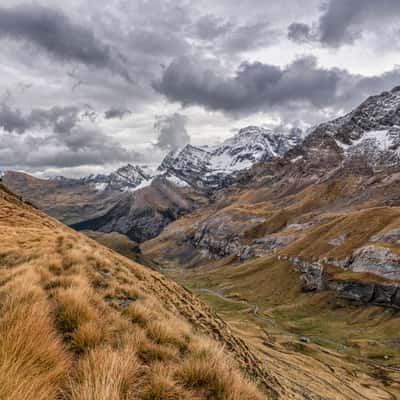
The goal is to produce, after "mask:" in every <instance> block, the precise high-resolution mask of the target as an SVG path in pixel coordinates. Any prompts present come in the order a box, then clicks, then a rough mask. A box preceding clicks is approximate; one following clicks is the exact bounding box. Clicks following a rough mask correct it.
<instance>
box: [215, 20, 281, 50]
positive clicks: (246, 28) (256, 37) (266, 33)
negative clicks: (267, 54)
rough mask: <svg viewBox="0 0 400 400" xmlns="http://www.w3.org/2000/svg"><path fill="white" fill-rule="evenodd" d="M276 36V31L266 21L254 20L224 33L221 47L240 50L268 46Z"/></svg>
mask: <svg viewBox="0 0 400 400" xmlns="http://www.w3.org/2000/svg"><path fill="white" fill-rule="evenodd" d="M277 37H278V32H277V31H276V30H275V29H272V28H271V27H270V25H269V24H268V23H265V22H256V23H253V24H248V25H242V26H237V27H236V28H235V29H233V30H232V31H231V32H229V33H228V34H227V35H226V39H225V40H224V42H223V48H224V49H225V50H226V51H228V52H242V51H249V50H254V49H257V48H261V47H265V46H270V45H271V44H272V43H273V42H274V40H276V39H277Z"/></svg>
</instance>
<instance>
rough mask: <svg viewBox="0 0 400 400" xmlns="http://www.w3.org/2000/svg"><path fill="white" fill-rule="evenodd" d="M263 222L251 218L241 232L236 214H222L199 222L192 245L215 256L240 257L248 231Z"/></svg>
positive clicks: (243, 225) (244, 224)
mask: <svg viewBox="0 0 400 400" xmlns="http://www.w3.org/2000/svg"><path fill="white" fill-rule="evenodd" d="M263 221H264V220H263V219H260V218H249V219H248V220H247V221H245V222H244V223H243V224H242V226H241V230H240V231H239V230H238V226H237V223H236V221H235V212H233V213H231V212H227V213H225V212H221V213H219V214H217V215H215V216H213V217H212V218H210V219H206V220H204V221H199V223H198V224H197V226H196V227H195V233H194V235H193V237H192V238H191V243H192V244H193V245H194V246H195V247H197V248H200V249H203V250H204V249H205V250H207V251H208V252H209V253H210V254H211V255H214V256H218V257H226V256H230V255H239V254H240V252H241V251H242V245H241V243H240V241H241V238H242V236H243V234H244V232H245V231H246V229H249V228H251V227H253V226H256V225H258V224H260V223H262V222H263Z"/></svg>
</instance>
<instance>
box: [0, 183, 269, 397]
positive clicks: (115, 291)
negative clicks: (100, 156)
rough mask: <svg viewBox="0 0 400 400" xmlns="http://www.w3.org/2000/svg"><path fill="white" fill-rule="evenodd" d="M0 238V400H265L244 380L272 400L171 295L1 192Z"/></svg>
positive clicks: (179, 297) (221, 326)
mask: <svg viewBox="0 0 400 400" xmlns="http://www.w3.org/2000/svg"><path fill="white" fill-rule="evenodd" d="M0 226H1V229H0V243H1V247H0V399H2V400H3V399H4V400H6V399H10V400H11V399H18V400H33V399H35V400H49V399H71V400H75V399H76V400H78V399H79V400H82V399H85V400H86V399H87V400H90V399H92V400H117V399H143V400H145V399H148V400H150V399H159V400H161V399H221V400H222V399H224V400H225V399H226V400H228V399H231V400H238V399H248V400H256V399H262V398H266V397H270V396H267V394H261V392H259V391H258V390H257V389H256V387H255V385H254V384H252V383H250V382H249V381H248V380H247V379H248V378H251V379H252V380H253V381H255V382H256V383H258V384H259V385H260V387H261V389H263V390H265V391H266V392H268V393H269V394H270V395H272V393H274V391H273V390H272V389H269V390H268V388H269V387H270V386H271V385H275V383H274V380H273V379H272V378H271V379H269V377H268V374H267V373H266V372H265V371H264V370H263V369H262V368H261V367H260V364H259V361H258V359H257V358H256V356H254V355H253V354H252V353H251V352H250V351H249V350H248V348H247V346H246V345H245V343H244V342H243V341H241V340H239V339H237V338H236V337H235V336H234V335H233V334H232V333H231V330H230V328H229V327H228V326H227V325H226V324H225V323H224V322H223V321H222V320H220V319H219V318H218V317H216V316H215V315H214V314H213V313H212V312H211V311H210V309H209V308H208V307H207V306H205V305H204V304H203V303H202V302H201V301H199V300H198V299H197V298H196V297H194V296H193V295H192V294H190V293H189V292H187V291H186V290H184V289H183V288H182V287H180V286H179V285H177V284H174V283H172V282H171V281H169V280H168V279H166V278H164V277H162V276H161V275H159V274H158V273H156V272H154V271H151V270H148V269H146V268H145V267H142V266H141V265H139V264H136V263H134V262H131V261H129V260H128V259H126V258H124V257H122V256H120V255H118V254H116V253H114V252H113V251H111V250H108V249H106V248H103V247H102V246H101V245H99V244H97V243H95V242H94V241H92V240H90V239H87V238H85V237H84V236H83V235H80V234H77V233H75V232H73V231H72V230H70V229H68V228H66V227H64V226H63V225H61V224H60V223H58V222H56V221H55V220H52V219H50V218H48V217H46V216H45V215H44V214H42V213H40V212H38V211H37V210H35V209H33V208H32V207H30V206H28V205H26V204H24V203H23V202H21V201H20V200H18V199H17V198H16V197H15V196H13V195H12V194H11V193H9V192H6V191H5V189H4V188H3V187H1V186H0ZM211 336H213V337H214V338H215V339H218V341H214V340H212V339H211ZM239 368H241V369H242V371H246V374H247V378H244V377H243V376H242V375H241V374H240V372H239Z"/></svg>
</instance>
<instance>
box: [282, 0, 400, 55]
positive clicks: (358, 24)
mask: <svg viewBox="0 0 400 400" xmlns="http://www.w3.org/2000/svg"><path fill="white" fill-rule="evenodd" d="M399 13H400V1H398V0H379V1H377V0H340V1H338V0H329V1H328V2H327V3H325V4H324V6H323V8H322V13H321V16H320V18H319V20H318V22H317V23H316V24H315V26H312V27H311V26H309V25H307V24H303V23H298V22H296V23H293V24H291V25H289V31H288V37H289V38H290V39H292V40H294V41H298V42H299V41H310V40H315V41H319V42H321V44H323V45H325V46H329V47H339V46H341V45H344V44H352V43H354V41H355V40H356V39H358V38H359V37H361V36H362V34H363V33H364V32H366V31H374V30H379V29H382V27H384V25H385V24H386V23H389V24H390V22H394V21H396V20H397V19H398V15H399Z"/></svg>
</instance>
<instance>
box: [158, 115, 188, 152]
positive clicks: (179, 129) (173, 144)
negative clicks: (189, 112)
mask: <svg viewBox="0 0 400 400" xmlns="http://www.w3.org/2000/svg"><path fill="white" fill-rule="evenodd" d="M186 124H187V118H186V117H185V116H184V115H182V114H179V113H174V114H172V115H168V116H163V117H158V119H157V120H156V122H155V124H154V127H155V129H156V130H157V132H158V139H157V143H156V146H157V147H159V148H160V149H162V150H168V151H171V150H176V149H178V148H181V147H184V146H185V145H186V144H188V143H190V136H189V134H188V132H187V129H186Z"/></svg>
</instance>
